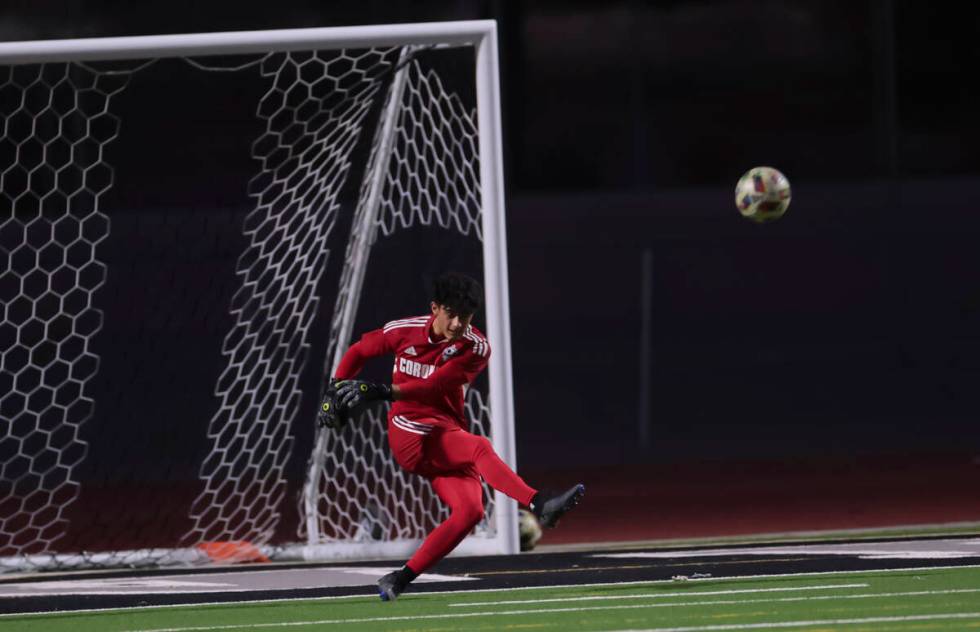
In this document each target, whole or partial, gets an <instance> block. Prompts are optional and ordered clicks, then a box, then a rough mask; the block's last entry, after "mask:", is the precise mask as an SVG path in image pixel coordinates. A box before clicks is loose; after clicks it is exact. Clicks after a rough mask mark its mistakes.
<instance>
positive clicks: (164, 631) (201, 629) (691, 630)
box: [125, 600, 980, 632]
mask: <svg viewBox="0 0 980 632" xmlns="http://www.w3.org/2000/svg"><path fill="white" fill-rule="evenodd" d="M760 601H765V600H760ZM736 603H737V602H736ZM665 605H667V604H655V605H654V604H649V605H642V606H605V607H594V608H558V609H549V610H505V611H500V612H459V613H453V614H420V615H405V616H401V617H364V618H360V619H319V620H316V621H288V622H276V623H246V624H238V625H209V626H196V627H182V628H149V629H145V628H138V629H133V630H126V631H125V632H212V631H214V630H246V629H248V630H254V629H260V628H286V627H300V626H311V625H351V624H356V623H391V622H395V621H423V620H427V619H450V618H452V619H457V618H458V619H462V618H466V617H500V616H517V615H540V614H549V613H552V612H589V611H596V610H635V609H637V608H651V607H655V606H665ZM687 605H693V604H687ZM936 619H980V612H954V613H945V614H914V615H905V616H893V617H863V618H860V619H823V620H813V621H772V622H766V623H733V624H722V625H703V626H686V627H678V628H649V629H648V630H647V632H696V631H708V630H752V629H759V628H781V627H789V628H798V627H805V626H813V625H849V624H863V623H891V622H903V621H929V620H936Z"/></svg>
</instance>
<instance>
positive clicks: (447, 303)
mask: <svg viewBox="0 0 980 632" xmlns="http://www.w3.org/2000/svg"><path fill="white" fill-rule="evenodd" d="M432 301H433V302H434V303H436V304H437V305H442V306H444V307H447V308H449V309H451V310H452V311H454V312H456V313H457V314H459V315H460V316H469V315H470V314H473V313H475V312H476V310H478V309H480V307H482V306H483V286H481V285H480V284H479V283H478V282H477V281H476V280H475V279H472V278H470V277H468V276H466V275H465V274H459V273H458V272H446V273H444V274H442V275H441V276H440V277H439V278H438V279H436V282H435V287H434V288H433V291H432Z"/></svg>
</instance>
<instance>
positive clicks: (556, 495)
mask: <svg viewBox="0 0 980 632" xmlns="http://www.w3.org/2000/svg"><path fill="white" fill-rule="evenodd" d="M584 495H585V485H583V484H581V483H579V484H578V485H574V486H572V487H570V488H569V489H566V490H565V491H563V492H544V491H542V492H538V493H537V494H535V495H534V498H533V499H531V503H530V505H529V506H530V507H531V511H532V512H534V515H535V517H536V518H537V519H538V522H540V523H541V526H542V527H553V526H555V525H556V524H558V519H559V518H561V517H562V516H564V515H565V513H566V512H567V511H568V510H569V509H571V508H572V507H574V506H575V505H577V504H578V501H580V500H581V499H582V496H584Z"/></svg>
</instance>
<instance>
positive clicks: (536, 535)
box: [517, 509, 541, 551]
mask: <svg viewBox="0 0 980 632" xmlns="http://www.w3.org/2000/svg"><path fill="white" fill-rule="evenodd" d="M517 520H518V522H517V530H518V532H519V533H520V534H521V550H522V551H530V550H531V549H533V548H534V547H535V546H537V544H538V540H540V539H541V525H540V524H539V523H538V519H537V518H535V517H534V514H533V513H531V512H530V511H528V510H527V509H520V510H518V515H517Z"/></svg>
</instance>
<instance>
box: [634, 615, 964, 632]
mask: <svg viewBox="0 0 980 632" xmlns="http://www.w3.org/2000/svg"><path fill="white" fill-rule="evenodd" d="M974 618H980V612H952V613H949V614H910V615H908V616H904V617H863V618H860V619H819V620H813V621H773V622H771V623H728V624H716V625H695V626H685V627H682V628H644V629H642V630H623V631H622V632H714V631H716V630H765V629H772V628H805V627H809V626H827V625H863V624H865V623H907V622H909V621H942V620H944V619H945V620H949V619H974Z"/></svg>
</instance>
